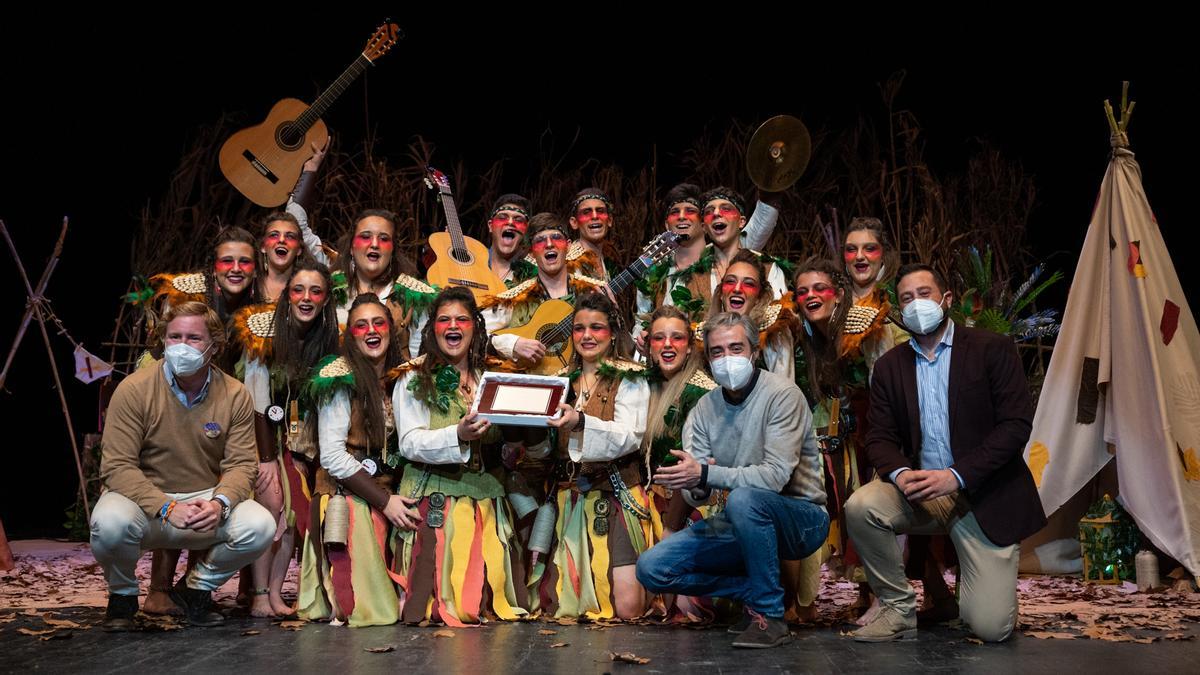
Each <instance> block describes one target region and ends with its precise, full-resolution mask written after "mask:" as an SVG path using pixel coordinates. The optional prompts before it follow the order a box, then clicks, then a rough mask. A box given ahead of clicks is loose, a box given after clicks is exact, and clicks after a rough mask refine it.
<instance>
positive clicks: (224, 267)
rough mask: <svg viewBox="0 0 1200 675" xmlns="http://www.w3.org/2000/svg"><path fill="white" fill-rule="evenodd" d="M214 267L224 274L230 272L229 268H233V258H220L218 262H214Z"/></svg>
mask: <svg viewBox="0 0 1200 675" xmlns="http://www.w3.org/2000/svg"><path fill="white" fill-rule="evenodd" d="M213 269H214V270H216V271H217V272H220V273H221V274H224V273H226V272H228V271H229V270H232V269H233V261H232V260H218V261H217V262H215V263H213Z"/></svg>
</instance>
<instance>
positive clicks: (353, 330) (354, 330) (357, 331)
mask: <svg viewBox="0 0 1200 675" xmlns="http://www.w3.org/2000/svg"><path fill="white" fill-rule="evenodd" d="M370 330H371V326H370V325H368V324H362V325H359V324H354V325H353V326H351V327H350V334H351V335H354V336H356V337H361V336H363V335H366V334H367V333H368V332H369V331H370Z"/></svg>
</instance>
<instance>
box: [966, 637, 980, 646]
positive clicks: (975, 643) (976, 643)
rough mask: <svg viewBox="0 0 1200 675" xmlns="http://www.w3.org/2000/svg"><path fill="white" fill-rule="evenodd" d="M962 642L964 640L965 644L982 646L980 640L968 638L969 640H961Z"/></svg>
mask: <svg viewBox="0 0 1200 675" xmlns="http://www.w3.org/2000/svg"><path fill="white" fill-rule="evenodd" d="M963 640H965V641H966V642H970V643H971V644H973V645H981V644H983V640H980V639H979V638H973V637H969V638H963Z"/></svg>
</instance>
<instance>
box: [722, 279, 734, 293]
mask: <svg viewBox="0 0 1200 675" xmlns="http://www.w3.org/2000/svg"><path fill="white" fill-rule="evenodd" d="M737 285H738V283H737V281H735V280H733V279H726V280H725V281H722V282H721V293H723V294H725V295H729V294H730V293H732V292H733V291H734V290H735V289H737Z"/></svg>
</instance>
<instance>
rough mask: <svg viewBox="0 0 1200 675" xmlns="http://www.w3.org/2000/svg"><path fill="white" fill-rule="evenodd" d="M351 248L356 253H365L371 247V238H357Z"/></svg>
mask: <svg viewBox="0 0 1200 675" xmlns="http://www.w3.org/2000/svg"><path fill="white" fill-rule="evenodd" d="M351 247H352V248H353V249H354V250H356V251H363V250H366V249H368V248H370V247H371V238H370V237H355V238H354V243H353V244H351Z"/></svg>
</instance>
